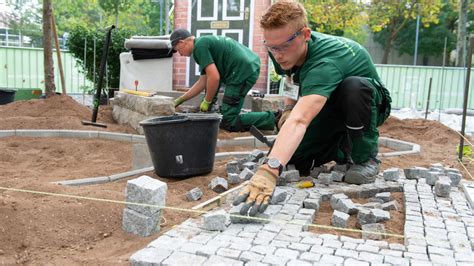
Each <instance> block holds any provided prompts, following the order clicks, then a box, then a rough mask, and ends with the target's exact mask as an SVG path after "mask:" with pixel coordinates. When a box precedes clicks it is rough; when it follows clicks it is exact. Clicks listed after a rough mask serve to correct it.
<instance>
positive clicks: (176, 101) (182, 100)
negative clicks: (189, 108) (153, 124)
mask: <svg viewBox="0 0 474 266" xmlns="http://www.w3.org/2000/svg"><path fill="white" fill-rule="evenodd" d="M185 101H186V100H185V99H183V98H182V97H178V98H176V99H175V100H174V107H175V108H176V107H178V106H180V105H181V104H182V103H184V102H185Z"/></svg>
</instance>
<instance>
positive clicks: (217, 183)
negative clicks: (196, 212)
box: [209, 176, 229, 193]
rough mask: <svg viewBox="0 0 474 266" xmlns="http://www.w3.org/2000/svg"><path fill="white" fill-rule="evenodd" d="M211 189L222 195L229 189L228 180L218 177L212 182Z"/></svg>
mask: <svg viewBox="0 0 474 266" xmlns="http://www.w3.org/2000/svg"><path fill="white" fill-rule="evenodd" d="M209 188H210V189H212V190H213V191H214V192H217V193H222V192H224V191H226V190H227V189H228V188H229V185H228V183H227V180H225V179H224V178H222V177H218V176H216V177H215V178H214V179H212V180H211V183H210V184H209Z"/></svg>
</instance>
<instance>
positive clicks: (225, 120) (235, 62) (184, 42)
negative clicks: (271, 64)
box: [170, 29, 275, 131]
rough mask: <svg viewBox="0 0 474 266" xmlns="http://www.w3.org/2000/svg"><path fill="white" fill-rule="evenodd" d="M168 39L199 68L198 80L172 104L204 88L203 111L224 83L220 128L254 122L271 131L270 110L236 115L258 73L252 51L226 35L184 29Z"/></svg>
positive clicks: (238, 128) (239, 128)
mask: <svg viewBox="0 0 474 266" xmlns="http://www.w3.org/2000/svg"><path fill="white" fill-rule="evenodd" d="M170 41H171V45H172V47H173V49H174V50H176V51H178V52H179V53H180V55H184V56H191V55H192V56H193V58H194V60H195V61H196V63H197V64H198V65H199V68H200V71H201V76H200V77H199V79H198V81H197V82H196V83H194V85H193V86H192V87H191V88H190V89H189V90H188V91H187V92H186V93H185V94H183V95H182V96H180V97H178V98H177V99H175V101H174V102H175V107H177V106H179V105H180V104H182V103H183V102H185V101H187V100H189V99H191V98H193V97H195V96H196V95H198V94H199V93H200V92H201V91H203V90H204V89H206V94H205V96H204V99H203V100H202V102H201V105H200V110H201V111H202V112H207V111H208V110H209V109H210V107H211V106H212V104H213V103H214V102H215V101H216V99H217V97H216V96H217V93H218V91H219V87H220V85H221V84H225V90H224V97H223V99H222V104H221V106H220V112H221V114H222V121H221V125H220V126H221V128H223V129H226V130H228V131H246V130H249V128H250V126H252V125H254V126H256V127H257V128H258V129H262V130H273V128H274V126H275V114H274V113H273V112H249V113H245V114H240V111H241V109H242V106H243V104H244V99H245V95H247V93H248V92H249V90H250V89H251V88H252V86H253V85H254V84H255V83H256V82H257V79H258V76H259V74H260V59H259V57H258V56H257V55H256V54H255V53H253V52H252V51H251V50H250V49H249V48H247V47H245V46H244V45H242V44H240V43H238V42H237V41H235V40H233V39H231V38H229V37H224V36H214V35H208V36H202V37H198V38H196V37H195V36H193V35H191V33H190V32H189V31H187V30H185V29H177V30H175V31H174V32H173V33H172V34H171V36H170Z"/></svg>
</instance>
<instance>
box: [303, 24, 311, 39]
mask: <svg viewBox="0 0 474 266" xmlns="http://www.w3.org/2000/svg"><path fill="white" fill-rule="evenodd" d="M303 36H304V40H305V41H309V39H311V29H310V28H308V27H304V29H303Z"/></svg>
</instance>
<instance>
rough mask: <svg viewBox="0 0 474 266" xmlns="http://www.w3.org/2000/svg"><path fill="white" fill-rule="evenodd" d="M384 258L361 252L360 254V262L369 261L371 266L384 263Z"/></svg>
mask: <svg viewBox="0 0 474 266" xmlns="http://www.w3.org/2000/svg"><path fill="white" fill-rule="evenodd" d="M383 259H384V256H383V255H379V254H374V253H369V252H365V251H364V252H360V253H359V260H363V261H368V262H370V263H371V264H374V263H383Z"/></svg>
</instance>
